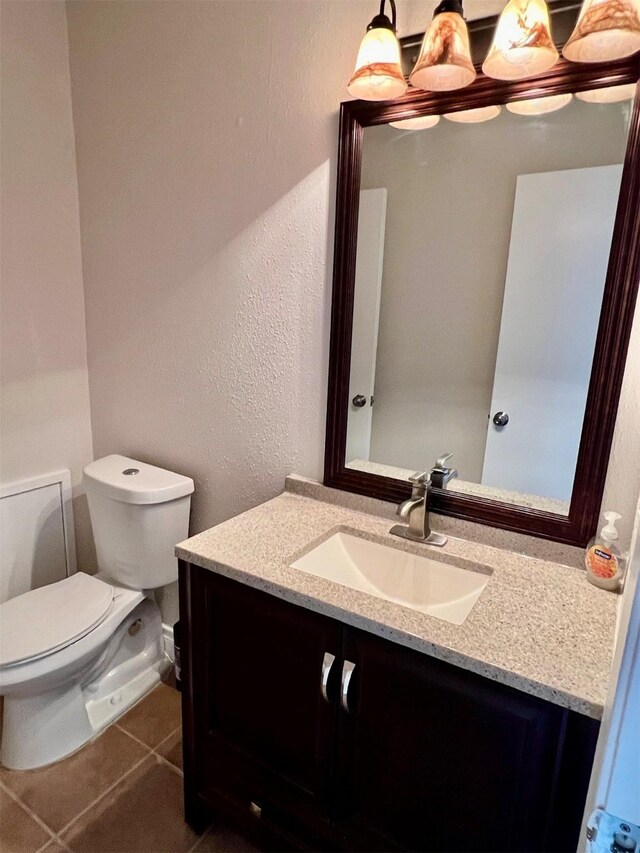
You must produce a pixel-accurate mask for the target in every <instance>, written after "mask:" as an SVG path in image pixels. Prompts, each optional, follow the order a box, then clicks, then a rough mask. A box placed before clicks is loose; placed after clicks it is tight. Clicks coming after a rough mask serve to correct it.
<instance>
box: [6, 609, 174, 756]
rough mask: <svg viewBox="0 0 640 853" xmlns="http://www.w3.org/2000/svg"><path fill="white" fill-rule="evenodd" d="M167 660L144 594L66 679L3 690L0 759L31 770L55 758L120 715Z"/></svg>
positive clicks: (149, 686) (156, 616)
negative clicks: (22, 691) (21, 691)
mask: <svg viewBox="0 0 640 853" xmlns="http://www.w3.org/2000/svg"><path fill="white" fill-rule="evenodd" d="M169 666H170V663H169V661H168V659H167V657H166V655H165V653H164V645H163V639H162V623H161V620H160V613H159V612H158V608H157V605H156V604H155V603H154V602H152V601H150V600H149V599H145V600H144V601H142V602H141V603H140V604H139V605H138V606H137V607H136V608H135V609H134V610H132V611H131V613H129V615H128V616H127V617H126V619H125V620H124V621H123V622H122V624H121V625H119V626H118V629H117V630H116V632H115V634H114V635H113V637H111V639H110V640H109V642H108V643H107V645H106V647H105V648H104V650H103V651H102V652H101V654H100V655H99V657H98V658H97V660H95V661H93V662H92V663H91V665H90V666H89V667H88V668H87V670H86V671H85V672H84V674H83V675H80V676H76V677H75V678H74V679H72V683H71V684H68V683H67V684H65V683H63V684H61V685H59V686H58V687H56V688H54V689H52V690H47V691H46V692H45V693H39V694H36V695H32V696H29V695H27V696H17V695H11V696H5V698H4V715H3V725H2V745H1V746H0V764H2V765H4V767H7V768H9V769H11V770H31V769H34V768H36V767H43V766H45V765H47V764H52V763H53V762H55V761H60V760H61V759H62V758H65V757H66V756H68V755H70V754H71V753H72V752H75V751H76V750H78V749H80V747H81V746H83V745H84V744H85V743H87V742H88V741H90V740H92V739H93V738H94V737H96V736H97V735H98V734H99V733H100V732H101V731H102V730H103V729H105V728H106V727H107V726H108V725H109V724H110V723H112V722H113V721H114V720H116V719H117V718H118V717H120V716H122V714H124V713H125V712H126V711H127V710H128V709H129V708H130V707H131V706H132V705H133V704H134V703H135V702H137V701H138V700H139V699H140V698H142V696H144V695H145V693H148V692H149V690H151V689H152V688H153V687H154V686H155V685H156V684H157V683H158V682H159V681H160V678H161V675H162V674H163V673H164V672H165V671H166V670H167V669H168V668H169Z"/></svg>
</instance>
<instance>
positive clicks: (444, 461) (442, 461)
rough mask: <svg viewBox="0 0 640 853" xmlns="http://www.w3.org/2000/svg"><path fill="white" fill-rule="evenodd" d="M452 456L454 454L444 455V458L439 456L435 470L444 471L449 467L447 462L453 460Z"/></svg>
mask: <svg viewBox="0 0 640 853" xmlns="http://www.w3.org/2000/svg"><path fill="white" fill-rule="evenodd" d="M452 456H453V453H443V454H442V456H438V458H437V459H436V464H435V466H434V467H435V469H436V470H438V471H442V470H444V469H445V468H446V467H447V462H448V461H449V459H451V457H452Z"/></svg>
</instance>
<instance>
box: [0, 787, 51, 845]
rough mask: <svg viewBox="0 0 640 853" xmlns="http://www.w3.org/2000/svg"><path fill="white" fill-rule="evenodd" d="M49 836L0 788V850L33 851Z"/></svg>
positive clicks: (45, 841)
mask: <svg viewBox="0 0 640 853" xmlns="http://www.w3.org/2000/svg"><path fill="white" fill-rule="evenodd" d="M50 838H51V836H50V835H49V833H48V832H46V831H45V830H44V829H43V828H42V827H41V826H40V824H38V823H36V821H35V820H34V819H33V818H32V817H31V815H30V814H28V813H27V812H26V811H25V810H24V809H23V808H22V806H21V805H20V804H19V803H17V802H16V801H15V800H14V799H13V798H12V797H10V796H9V794H7V792H6V791H4V790H2V788H0V851H2V853H35V851H36V850H39V849H40V847H42V845H43V844H46V843H47V840H48V839H50Z"/></svg>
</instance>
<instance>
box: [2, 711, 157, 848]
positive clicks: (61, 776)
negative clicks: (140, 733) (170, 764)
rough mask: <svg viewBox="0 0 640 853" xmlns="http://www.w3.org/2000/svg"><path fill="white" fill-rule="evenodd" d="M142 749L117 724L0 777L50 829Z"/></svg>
mask: <svg viewBox="0 0 640 853" xmlns="http://www.w3.org/2000/svg"><path fill="white" fill-rule="evenodd" d="M146 752H147V751H146V750H145V748H144V747H143V746H141V745H140V744H139V743H136V742H135V741H134V740H133V739H132V738H130V737H129V736H128V735H126V734H125V733H124V732H121V731H119V730H118V729H117V728H113V727H112V728H109V729H107V730H106V732H105V733H104V734H103V735H102V736H101V737H99V738H98V739H97V740H95V741H93V743H90V744H87V746H85V747H83V748H82V749H81V750H80V751H79V752H76V753H75V754H74V755H71V756H69V758H65V759H64V760H63V761H59V762H58V763H57V764H52V765H51V766H49V767H43V768H42V769H40V770H6V769H2V770H1V771H0V779H1V780H2V782H3V783H4V784H5V785H6V786H7V788H10V789H11V790H12V791H13V792H14V793H15V794H17V795H18V797H19V798H20V799H21V800H22V802H23V803H25V804H26V805H27V806H28V807H29V808H30V809H31V810H32V811H33V812H35V814H36V815H37V816H38V817H39V818H40V820H42V821H44V823H46V824H47V826H49V827H50V828H51V829H53V831H54V832H57V831H58V830H60V829H62V828H63V827H64V826H66V825H67V823H69V821H70V820H72V818H74V817H75V816H76V815H77V814H79V812H81V811H82V810H83V809H85V808H86V807H87V806H88V805H90V804H91V803H92V802H93V801H94V800H95V799H97V797H99V796H100V795H101V794H103V793H104V792H105V791H106V790H107V788H109V787H110V786H111V785H113V783H114V782H116V781H117V780H118V779H119V778H120V777H121V776H122V775H123V774H124V773H126V771H127V770H129V769H130V768H131V767H133V765H134V764H135V763H136V762H137V761H139V760H140V759H141V758H142V757H143V756H144V755H145V754H146Z"/></svg>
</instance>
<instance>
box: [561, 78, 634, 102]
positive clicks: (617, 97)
mask: <svg viewBox="0 0 640 853" xmlns="http://www.w3.org/2000/svg"><path fill="white" fill-rule="evenodd" d="M635 96H636V84H635V83H625V84H623V85H622V86H607V87H606V88H604V89H590V90H589V91H587V92H576V98H579V99H580V100H581V101H586V102H587V103H588V104H617V103H619V102H620V101H630V100H631V98H635Z"/></svg>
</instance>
